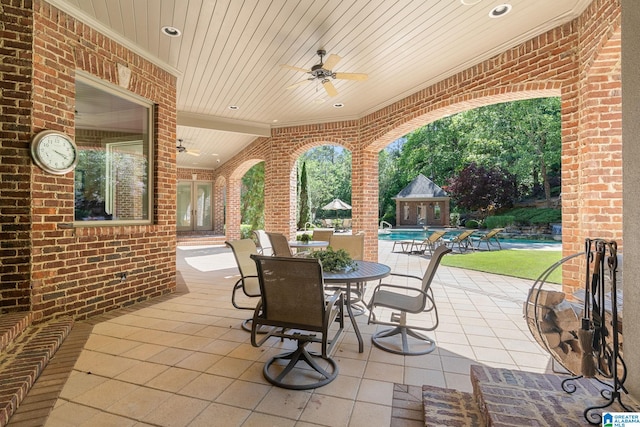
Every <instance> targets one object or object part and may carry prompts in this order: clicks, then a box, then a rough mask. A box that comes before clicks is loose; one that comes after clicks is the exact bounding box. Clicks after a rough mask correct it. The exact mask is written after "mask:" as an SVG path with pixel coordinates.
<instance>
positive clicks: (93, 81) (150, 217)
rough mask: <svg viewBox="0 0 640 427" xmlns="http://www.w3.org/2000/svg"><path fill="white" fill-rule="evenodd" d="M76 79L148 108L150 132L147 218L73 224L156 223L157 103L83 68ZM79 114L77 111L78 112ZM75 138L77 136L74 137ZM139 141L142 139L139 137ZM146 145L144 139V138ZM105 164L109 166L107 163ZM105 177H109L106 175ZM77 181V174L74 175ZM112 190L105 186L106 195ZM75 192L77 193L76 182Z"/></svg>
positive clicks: (118, 224)
mask: <svg viewBox="0 0 640 427" xmlns="http://www.w3.org/2000/svg"><path fill="white" fill-rule="evenodd" d="M75 81H76V82H77V81H80V82H81V83H82V84H85V85H88V86H92V87H93V88H95V89H99V90H101V91H103V92H106V93H108V94H110V95H113V96H117V97H120V98H123V99H125V100H127V101H129V102H132V103H134V104H137V105H140V106H142V107H144V108H146V110H147V129H146V131H147V134H148V141H147V143H148V148H147V150H146V153H145V154H147V162H148V173H147V206H148V208H147V218H145V219H124V220H123V219H110V220H91V221H83V220H76V219H75V218H74V221H73V225H74V227H118V226H123V225H152V224H154V223H155V209H154V206H155V205H154V199H155V183H154V177H155V162H154V158H155V145H156V144H155V132H154V129H155V114H154V111H155V104H154V103H153V102H152V101H150V100H148V99H146V98H144V97H142V96H140V95H137V94H135V93H132V92H130V91H127V90H125V89H123V88H120V87H118V86H115V85H113V84H111V83H108V82H105V81H104V80H102V79H100V78H98V77H96V76H93V75H91V74H88V73H86V72H83V71H81V70H76V78H75ZM74 92H75V93H74V95H75V96H76V97H77V92H76V91H75V88H74ZM76 114H77V113H76ZM74 132H75V133H77V128H76V126H75V121H74ZM74 139H75V138H74ZM137 141H141V140H140V139H138V140H137ZM133 142H134V141H120V143H122V144H131V143H133ZM142 142H143V145H144V142H145V141H144V140H142ZM108 147H109V146H108V145H107V146H105V152H107V151H108ZM80 149H81V146H78V150H80ZM105 166H108V164H107V165H105ZM77 172H78V171H77V169H76V170H75V171H74V174H75V173H77ZM105 178H107V177H106V176H105ZM74 182H75V175H74ZM110 192H111V189H107V188H106V187H105V196H107V195H108V194H109V193H110ZM74 193H75V184H74ZM74 209H75V201H74Z"/></svg>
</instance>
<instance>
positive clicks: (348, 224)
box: [342, 218, 351, 231]
mask: <svg viewBox="0 0 640 427" xmlns="http://www.w3.org/2000/svg"><path fill="white" fill-rule="evenodd" d="M342 229H343V230H344V231H347V230H351V218H345V219H343V220H342Z"/></svg>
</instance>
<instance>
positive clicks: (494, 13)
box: [489, 3, 511, 18]
mask: <svg viewBox="0 0 640 427" xmlns="http://www.w3.org/2000/svg"><path fill="white" fill-rule="evenodd" d="M510 11H511V5H510V4H508V3H505V4H501V5H498V6H496V7H494V8H493V9H491V12H489V18H501V17H503V16H504V15H506V14H507V13H509V12H510Z"/></svg>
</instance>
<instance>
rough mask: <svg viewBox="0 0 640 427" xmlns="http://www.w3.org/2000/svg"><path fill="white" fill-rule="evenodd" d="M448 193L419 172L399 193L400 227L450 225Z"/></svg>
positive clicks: (397, 207)
mask: <svg viewBox="0 0 640 427" xmlns="http://www.w3.org/2000/svg"><path fill="white" fill-rule="evenodd" d="M450 199H451V198H450V197H449V196H448V195H447V193H446V192H445V191H444V190H443V189H442V188H440V187H439V186H437V185H436V184H435V183H434V182H433V181H431V180H430V179H429V178H427V177H426V176H424V175H422V174H419V175H418V176H417V177H415V178H414V180H413V181H411V182H410V183H409V185H407V186H406V187H405V188H403V189H402V191H400V192H399V193H398V195H397V196H396V197H394V200H395V201H396V225H397V226H398V227H400V226H405V227H428V226H437V227H445V226H448V225H449V202H450Z"/></svg>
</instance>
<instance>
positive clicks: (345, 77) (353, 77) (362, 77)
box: [336, 73, 369, 80]
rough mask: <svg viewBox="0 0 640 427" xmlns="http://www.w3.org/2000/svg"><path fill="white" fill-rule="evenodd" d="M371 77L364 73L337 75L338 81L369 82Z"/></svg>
mask: <svg viewBox="0 0 640 427" xmlns="http://www.w3.org/2000/svg"><path fill="white" fill-rule="evenodd" d="M368 78H369V76H368V75H367V74H364V73H336V79H340V80H367V79H368Z"/></svg>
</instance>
